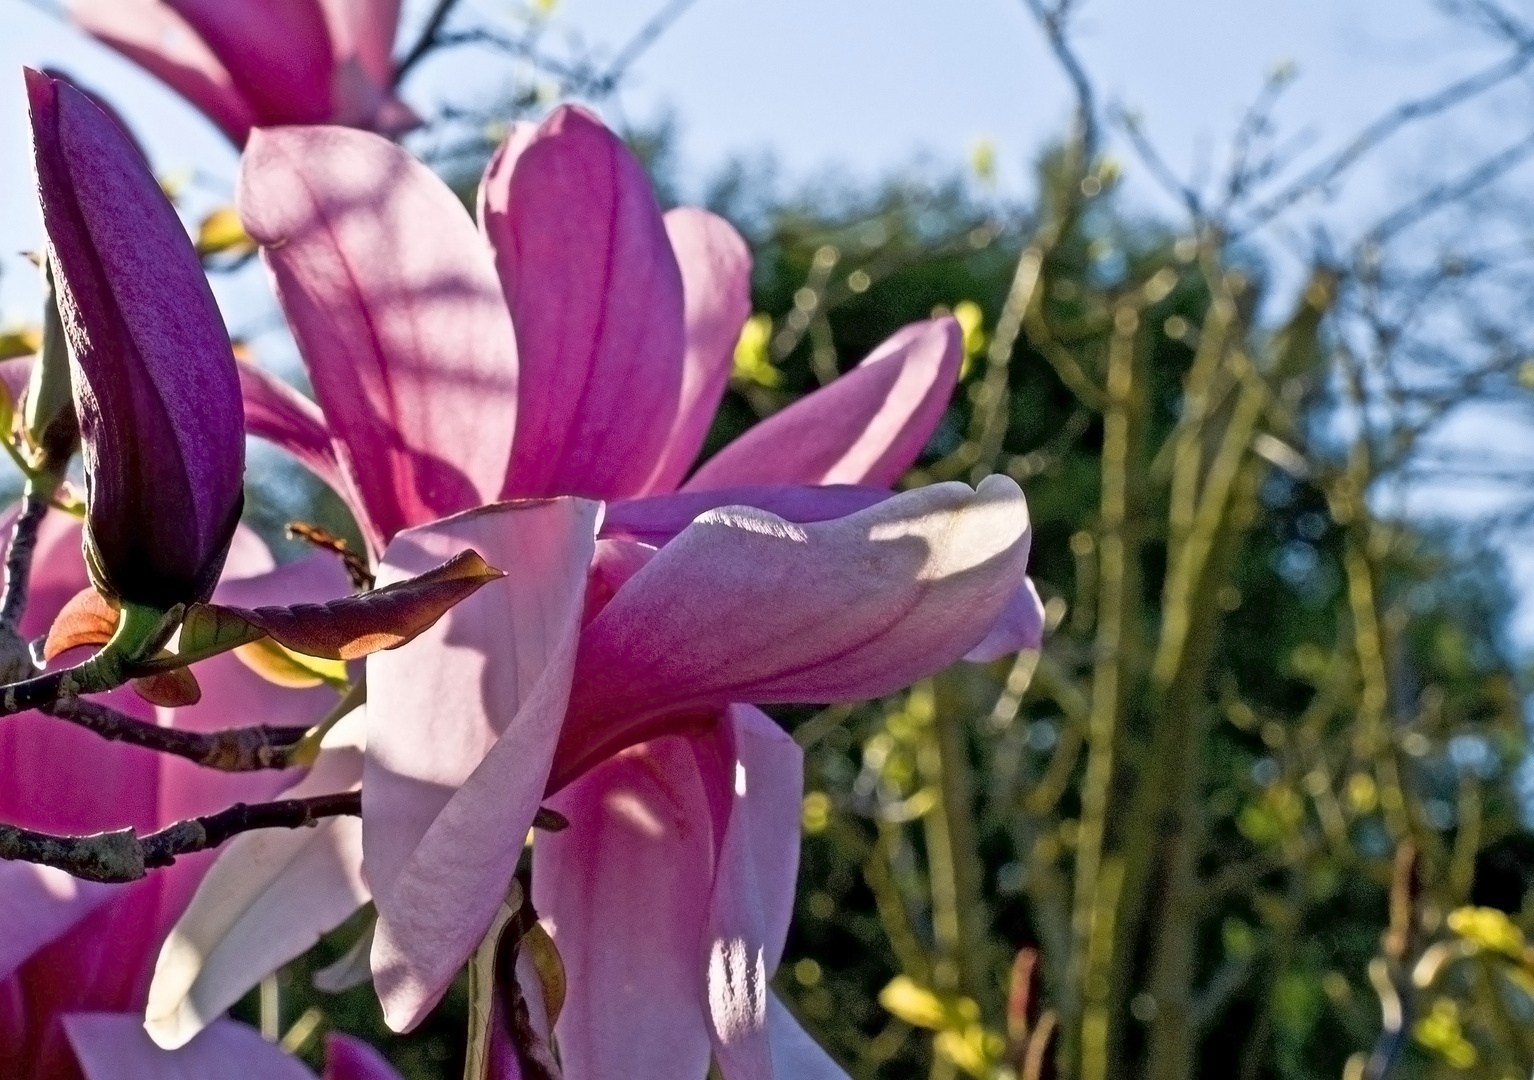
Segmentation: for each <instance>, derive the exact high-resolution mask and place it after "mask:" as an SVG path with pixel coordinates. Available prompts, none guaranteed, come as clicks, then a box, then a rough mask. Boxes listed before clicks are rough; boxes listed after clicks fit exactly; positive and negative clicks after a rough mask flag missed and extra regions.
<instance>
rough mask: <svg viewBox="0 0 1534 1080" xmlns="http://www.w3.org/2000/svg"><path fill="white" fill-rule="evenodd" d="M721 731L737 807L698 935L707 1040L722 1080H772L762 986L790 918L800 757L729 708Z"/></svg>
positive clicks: (756, 719)
mask: <svg viewBox="0 0 1534 1080" xmlns="http://www.w3.org/2000/svg"><path fill="white" fill-rule="evenodd" d="M727 722H728V724H729V726H730V728H731V735H732V736H733V738H732V740H731V741H732V742H733V744H734V748H735V755H734V757H735V770H734V771H735V776H734V778H733V780H734V790H733V794H734V798H733V802H732V805H731V811H730V815H729V824H728V826H727V827H726V829H725V831H724V836H723V840H722V842H721V844H720V848H719V864H718V869H717V870H716V872H715V876H714V888H713V892H712V894H711V895H710V897H709V910H708V925H707V929H706V930H705V932H704V943H705V946H706V955H707V965H708V969H707V971H708V973H707V1000H708V1006H709V1020H710V1029H709V1031H710V1035H711V1036H712V1038H713V1047H714V1059H715V1060H716V1061H717V1062H718V1063H719V1067H720V1071H721V1072H722V1073H723V1074H724V1076H725V1077H727V1078H728V1080H773V1077H774V1076H775V1075H779V1074H775V1072H774V1069H773V1064H774V1062H773V1053H772V1046H771V1043H770V1038H769V1033H768V997H769V996H770V990H769V988H768V980H769V979H770V978H771V977H772V973H773V972H774V971H775V970H776V969H777V966H778V962H779V961H780V960H781V959H782V956H783V945H784V942H785V941H786V940H787V938H788V923H789V919H790V918H791V917H792V914H793V906H794V885H795V882H796V880H797V877H798V872H799V814H800V808H801V806H802V799H803V796H804V755H803V753H802V752H801V751H800V749H799V747H798V745H797V744H796V743H795V742H794V741H793V740H792V739H791V738H789V737H788V735H787V734H786V733H784V732H783V730H782V729H781V728H779V727H778V726H777V725H776V724H775V723H773V722H772V720H771V719H770V718H769V717H767V716H766V715H765V714H763V713H762V712H761V710H759V709H755V708H753V707H751V706H749V705H737V706H733V707H732V708H731V709H730V711H729V713H728V720H727ZM781 1075H783V1076H785V1077H787V1076H791V1075H793V1074H792V1073H782V1074H781Z"/></svg>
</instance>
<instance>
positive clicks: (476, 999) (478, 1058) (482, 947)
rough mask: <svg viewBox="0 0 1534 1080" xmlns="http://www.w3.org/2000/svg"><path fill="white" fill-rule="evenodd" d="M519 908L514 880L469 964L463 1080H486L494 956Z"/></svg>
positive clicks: (518, 887) (519, 894) (518, 888)
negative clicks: (467, 1029)
mask: <svg viewBox="0 0 1534 1080" xmlns="http://www.w3.org/2000/svg"><path fill="white" fill-rule="evenodd" d="M521 907H522V885H521V883H520V882H518V881H517V880H516V879H515V878H513V879H512V882H511V890H510V891H509V892H508V893H507V894H506V899H505V900H503V901H502V902H501V909H500V910H499V911H497V912H496V913H495V921H493V922H492V923H491V924H490V930H489V931H488V932H487V933H486V934H485V938H484V940H483V941H481V942H480V943H479V948H477V949H475V950H474V955H473V957H471V958H470V960H469V1050H468V1055H467V1057H466V1059H465V1061H464V1066H463V1078H464V1080H486V1077H487V1075H488V1070H489V1065H490V1031H491V1027H492V1023H491V1019H492V1018H491V1013H490V1010H491V1009H493V1008H495V953H496V949H497V948H499V946H500V944H501V934H502V933H504V932H505V930H506V927H507V926H508V925H509V924H510V923H511V920H512V919H514V918H516V917H517V911H518V910H519V909H520V908H521Z"/></svg>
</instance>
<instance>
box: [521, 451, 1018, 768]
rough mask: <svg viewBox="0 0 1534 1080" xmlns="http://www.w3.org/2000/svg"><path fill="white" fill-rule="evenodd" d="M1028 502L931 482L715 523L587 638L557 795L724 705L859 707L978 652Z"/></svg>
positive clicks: (1009, 484)
mask: <svg viewBox="0 0 1534 1080" xmlns="http://www.w3.org/2000/svg"><path fill="white" fill-rule="evenodd" d="M1029 539H1030V532H1029V527H1028V509H1027V504H1026V503H1025V502H1024V500H1023V494H1022V492H1021V491H1020V490H1019V489H1018V486H1017V484H1015V483H1014V482H1013V481H1012V480H1011V479H1009V478H1007V477H1004V476H991V477H987V478H986V479H985V480H984V481H983V482H982V483H981V485H980V487H979V489H978V490H976V491H971V490H970V489H969V488H968V487H967V486H965V485H964V484H957V483H949V484H935V485H933V486H931V487H926V488H921V489H919V490H916V491H911V492H907V493H905V494H902V495H897V496H895V497H893V498H891V499H888V500H886V501H884V502H882V503H879V504H878V505H876V506H872V507H870V508H868V509H866V510H862V511H859V512H858V513H855V514H851V515H849V516H848V517H845V518H841V519H838V520H836V521H824V522H815V523H811V524H808V525H795V524H792V523H790V522H787V521H784V520H783V519H782V518H779V517H776V516H774V515H772V514H768V513H765V512H763V511H760V510H752V509H749V508H744V507H729V508H724V509H720V510H716V511H711V512H710V513H708V514H705V515H703V516H702V517H701V518H699V519H698V521H697V522H695V523H694V524H693V525H691V526H689V527H688V528H687V529H686V530H684V531H683V532H682V533H681V534H680V535H679V536H677V538H676V539H675V540H673V541H671V543H669V544H667V545H666V546H665V547H663V548H661V550H660V552H659V553H658V554H657V555H656V556H655V558H653V559H652V560H650V562H649V564H648V565H647V566H645V567H644V569H642V570H640V571H639V572H638V573H637V574H635V575H634V576H633V577H632V578H631V579H630V580H629V582H628V583H627V584H626V585H625V586H624V587H623V588H622V589H620V590H619V591H618V594H617V595H616V596H615V597H613V600H612V602H611V603H609V604H608V605H607V607H606V608H605V609H604V610H603V611H602V613H601V615H599V616H597V618H596V619H595V620H593V621H592V623H591V625H590V626H588V627H587V628H586V630H585V632H584V633H583V634H582V638H581V650H580V656H579V659H578V661H577V665H576V679H575V688H574V691H573V693H572V695H571V701H570V719H569V721H568V722H567V724H566V725H565V730H564V731H563V732H562V734H561V736H560V744H559V751H558V754H557V756H556V764H555V769H554V774H553V776H552V778H551V785H552V789H555V790H557V788H558V786H559V785H560V784H561V783H568V782H569V781H570V780H572V779H573V778H574V777H576V776H578V775H580V773H581V772H582V771H584V770H585V769H586V768H589V767H590V766H591V765H593V764H595V763H596V762H598V761H600V760H602V758H604V757H606V756H608V755H609V754H611V753H613V752H615V751H616V750H618V749H621V748H622V747H624V746H628V745H632V744H633V743H635V742H639V741H643V740H644V739H647V738H650V737H653V736H654V735H655V734H657V733H660V732H663V731H666V730H668V729H669V728H670V727H672V726H674V725H675V723H676V722H677V720H676V717H677V716H678V715H682V716H685V715H689V714H696V713H698V712H700V711H705V712H706V711H707V710H710V709H715V708H718V707H719V706H721V705H723V704H725V703H728V702H732V701H733V702H758V703H767V702H775V701H776V702H784V701H804V702H811V701H814V702H822V701H857V700H862V699H864V698H870V697H878V696H879V695H881V694H887V693H890V692H891V691H893V690H895V689H898V688H899V687H902V686H906V685H908V684H910V683H911V682H913V681H914V680H916V679H918V678H921V677H923V676H925V675H928V674H930V673H932V672H934V671H937V670H939V669H941V668H943V667H945V666H947V665H948V664H950V663H952V662H953V661H955V660H957V659H958V658H959V657H961V656H963V655H964V654H965V653H966V652H968V651H969V650H970V649H971V648H973V647H974V646H975V645H976V644H978V643H979V641H980V640H981V639H982V638H983V637H984V636H985V635H986V633H987V632H988V631H989V630H990V628H991V626H992V625H994V624H995V622H996V620H997V618H998V617H999V616H1000V615H1001V612H1002V610H1003V609H1004V608H1005V607H1006V605H1007V604H1008V602H1009V601H1010V600H1011V598H1012V596H1013V595H1014V594H1015V593H1016V591H1017V590H1018V588H1020V587H1021V586H1022V582H1023V578H1024V572H1025V568H1026V565H1027V561H1028V545H1029Z"/></svg>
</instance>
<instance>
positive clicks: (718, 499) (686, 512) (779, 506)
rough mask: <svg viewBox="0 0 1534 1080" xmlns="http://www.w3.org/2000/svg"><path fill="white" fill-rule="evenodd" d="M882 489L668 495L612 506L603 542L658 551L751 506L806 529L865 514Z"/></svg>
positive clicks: (788, 487)
mask: <svg viewBox="0 0 1534 1080" xmlns="http://www.w3.org/2000/svg"><path fill="white" fill-rule="evenodd" d="M890 494H891V493H890V492H889V491H886V490H884V489H883V488H870V487H855V486H853V485H851V484H838V485H835V486H832V487H808V486H804V485H793V484H767V485H759V486H756V487H738V488H719V489H717V490H712V491H679V492H675V493H673V494H670V495H642V496H640V497H639V498H637V499H621V500H619V501H618V502H614V503H610V504H608V507H607V516H606V517H605V518H603V520H602V536H603V537H604V538H605V539H613V540H632V541H635V542H637V543H642V544H649V545H651V546H652V547H660V546H662V545H664V544H668V543H670V542H671V540H672V539H673V538H675V537H676V535H677V534H678V533H680V532H681V531H682V530H683V529H685V528H687V526H689V525H691V524H692V523H693V522H694V521H696V520H697V519H698V518H699V517H701V516H702V515H704V514H706V513H708V512H709V511H710V510H717V509H719V508H720V507H721V506H754V507H756V508H757V509H759V510H766V511H767V512H768V513H770V514H775V515H777V516H778V517H780V518H783V519H784V520H785V521H791V522H793V523H794V524H796V525H805V524H808V523H809V522H812V521H830V520H832V519H834V518H842V517H846V516H847V515H848V514H854V513H856V512H857V511H859V510H866V509H868V507H870V506H873V505H874V504H875V503H881V502H883V501H884V500H885V499H888V498H889V497H890Z"/></svg>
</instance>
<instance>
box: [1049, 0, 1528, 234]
mask: <svg viewBox="0 0 1534 1080" xmlns="http://www.w3.org/2000/svg"><path fill="white" fill-rule="evenodd" d="M1030 2H1031V0H1030ZM1531 62H1534V41H1522V42H1520V43H1519V45H1518V48H1517V49H1516V50H1515V51H1514V52H1513V53H1512V55H1510V56H1508V57H1506V58H1504V59H1502V60H1499V61H1498V62H1497V63H1495V64H1492V65H1491V66H1490V67H1487V68H1484V69H1482V70H1481V71H1479V72H1477V73H1475V74H1474V75H1470V76H1468V77H1466V78H1464V79H1461V80H1459V81H1458V82H1454V83H1450V84H1449V85H1448V86H1445V87H1443V88H1442V89H1439V90H1436V91H1434V92H1433V93H1431V94H1427V95H1425V96H1423V97H1420V98H1414V99H1413V100H1411V101H1406V102H1403V103H1401V104H1400V105H1398V106H1396V107H1395V108H1393V109H1391V110H1390V111H1389V112H1387V113H1385V114H1384V115H1383V116H1380V117H1379V118H1378V119H1376V120H1375V121H1374V122H1373V123H1371V124H1369V125H1368V126H1367V127H1365V128H1364V129H1363V130H1362V131H1360V132H1359V133H1358V134H1357V135H1356V136H1354V138H1353V140H1352V141H1351V142H1350V143H1348V144H1347V145H1346V146H1344V147H1343V148H1342V149H1341V150H1339V151H1337V153H1335V154H1333V155H1332V156H1330V157H1328V158H1327V159H1326V160H1324V161H1322V162H1320V163H1319V164H1317V165H1315V166H1314V167H1312V168H1311V169H1310V170H1308V171H1307V172H1306V173H1305V174H1304V175H1302V176H1301V177H1299V178H1298V179H1297V180H1295V181H1294V183H1292V184H1290V185H1289V186H1288V187H1286V188H1284V190H1282V191H1280V192H1279V193H1278V194H1276V195H1274V196H1273V197H1272V198H1270V199H1269V200H1267V201H1266V202H1265V203H1262V204H1261V205H1259V206H1257V207H1255V208H1254V209H1253V210H1251V211H1250V212H1249V213H1248V215H1247V218H1246V220H1245V221H1244V222H1243V223H1242V230H1243V231H1246V230H1250V229H1254V228H1257V227H1259V226H1261V225H1264V224H1266V223H1268V222H1269V221H1272V220H1273V219H1274V218H1275V217H1277V216H1278V215H1279V214H1281V213H1283V211H1285V210H1287V209H1288V208H1289V207H1291V206H1293V205H1294V204H1295V203H1297V202H1299V201H1300V200H1301V199H1303V198H1305V197H1306V196H1307V195H1309V194H1311V193H1312V192H1314V191H1320V190H1323V189H1325V188H1326V187H1327V186H1328V185H1330V184H1332V183H1333V182H1334V181H1336V180H1337V179H1338V177H1340V176H1342V174H1343V173H1345V172H1347V170H1348V169H1350V168H1352V167H1353V166H1354V165H1355V164H1357V163H1358V161H1359V160H1360V159H1361V158H1363V157H1364V156H1365V155H1366V154H1368V153H1369V152H1370V151H1371V150H1373V149H1374V148H1375V147H1377V146H1379V145H1380V144H1381V143H1383V142H1384V141H1385V140H1387V139H1389V138H1390V137H1391V136H1392V135H1394V134H1395V133H1396V132H1398V131H1400V130H1401V129H1402V128H1404V127H1406V126H1407V125H1408V124H1412V123H1414V122H1416V121H1418V120H1424V119H1426V118H1428V117H1431V116H1436V115H1438V114H1440V113H1443V112H1446V111H1448V110H1449V109H1452V108H1454V107H1455V106H1456V105H1459V104H1461V103H1462V102H1465V101H1467V100H1469V99H1470V98H1473V97H1475V96H1477V95H1478V94H1482V93H1485V92H1486V91H1487V90H1490V89H1492V88H1493V87H1496V86H1499V85H1501V84H1502V83H1504V82H1506V81H1507V80H1508V79H1511V78H1513V77H1514V76H1515V75H1518V74H1519V73H1520V72H1522V71H1523V70H1524V69H1525V68H1527V67H1528V66H1529V64H1530V63H1531Z"/></svg>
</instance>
